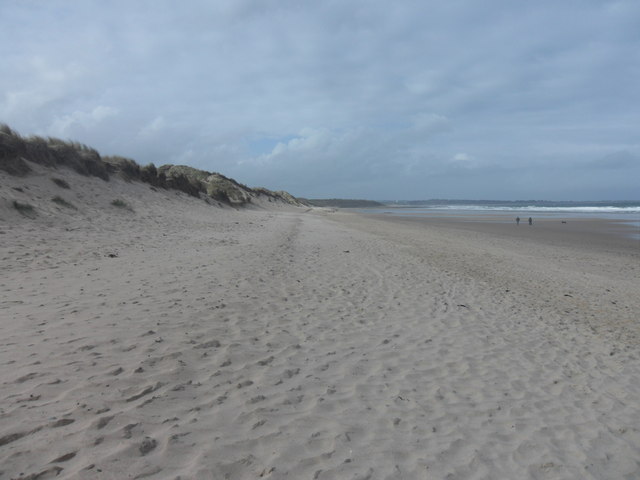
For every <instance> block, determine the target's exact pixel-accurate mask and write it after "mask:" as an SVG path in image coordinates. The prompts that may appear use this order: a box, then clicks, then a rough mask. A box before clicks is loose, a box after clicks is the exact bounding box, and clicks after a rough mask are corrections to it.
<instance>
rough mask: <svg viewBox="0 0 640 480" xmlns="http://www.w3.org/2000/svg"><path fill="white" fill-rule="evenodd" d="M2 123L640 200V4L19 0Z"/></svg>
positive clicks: (9, 0)
mask: <svg viewBox="0 0 640 480" xmlns="http://www.w3.org/2000/svg"><path fill="white" fill-rule="evenodd" d="M0 122H4V123H7V124H8V125H9V126H10V127H12V128H13V129H15V130H17V131H18V132H19V133H21V134H23V135H30V134H38V135H47V136H55V137H62V138H66V139H73V140H77V141H80V142H82V143H85V144H88V145H90V146H93V147H95V148H96V149H97V150H98V151H99V152H100V153H102V154H103V155H110V154H118V155H122V156H126V157H130V158H133V159H135V160H136V161H138V163H141V164H147V163H149V162H153V163H155V164H156V165H162V164H165V163H174V164H186V165H191V166H193V167H197V168H202V169H205V170H209V171H217V172H220V173H223V174H225V175H227V176H231V177H233V178H235V179H236V180H238V181H240V182H242V183H245V184H247V185H249V186H265V187H267V188H270V189H273V190H279V189H283V190H287V191H289V192H291V193H292V194H294V195H296V196H304V197H310V198H327V197H343V198H370V199H386V200H392V199H427V198H482V199H489V198H491V199H557V200H571V199H573V200H582V199H584V200H595V199H639V198H640V1H638V0H620V1H614V0H611V1H609V0H562V1H558V0H535V1H531V0H526V1H520V0H446V1H444V0H416V1H405V0H398V1H393V2H389V1H388V0H385V1H382V0H366V1H365V0H363V1H349V0H335V1H334V0H330V1H322V0H312V1H302V0H296V1H293V0H291V1H289V0H277V1H276V0H262V1H258V0H255V1H249V0H206V1H205V0H202V1H197V0H189V1H184V2H178V1H168V0H153V1H138V0H135V1H134V0H125V1H111V0H100V1H93V0H83V1H75V0H40V1H35V0H0Z"/></svg>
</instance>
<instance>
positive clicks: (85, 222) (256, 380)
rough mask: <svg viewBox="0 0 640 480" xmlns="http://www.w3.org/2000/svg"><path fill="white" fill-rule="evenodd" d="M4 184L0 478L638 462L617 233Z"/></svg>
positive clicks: (461, 470)
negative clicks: (30, 208) (20, 205)
mask: <svg viewBox="0 0 640 480" xmlns="http://www.w3.org/2000/svg"><path fill="white" fill-rule="evenodd" d="M52 177H57V178H63V179H64V180H65V181H66V182H67V183H68V185H69V186H70V188H69V189H62V188H60V187H59V186H57V185H56V184H55V183H54V182H52V181H51V178H52ZM0 188H1V190H0V269H1V272H2V275H1V279H0V317H1V320H0V479H2V480H5V479H7V480H8V479H18V478H19V479H32V480H35V479H48V478H61V479H124V478H131V479H140V478H148V479H173V480H176V479H181V480H186V479H214V478H215V479H225V478H226V479H243V480H244V479H259V478H271V479H285V478H286V479H343V478H344V479H487V480H488V479H528V478H531V479H629V480H630V479H637V478H640V350H639V345H640V323H639V322H638V317H639V315H640V295H638V285H639V283H638V279H639V278H640V248H639V247H638V243H637V240H636V241H635V243H634V241H633V240H632V239H625V238H624V237H623V236H616V235H612V234H610V233H608V231H607V228H608V227H607V226H606V225H604V224H601V223H599V222H591V223H578V222H576V223H575V224H574V222H572V223H570V224H568V225H562V227H567V228H566V229H564V230H559V227H557V226H555V225H554V226H551V225H548V226H545V225H543V224H537V223H536V224H534V225H533V226H532V227H529V226H528V225H520V226H519V227H516V226H515V225H506V224H505V225H490V224H485V223H482V222H474V223H472V222H451V221H444V220H443V221H433V222H428V221H416V220H413V219H397V218H396V219H390V218H381V217H370V216H365V215H359V214H354V213H350V212H342V211H333V210H330V209H306V208H295V207H291V206H278V205H276V204H270V205H261V204H256V205H254V206H253V207H251V208H245V209H233V208H230V207H225V208H220V207H216V206H211V205H208V204H207V203H205V202H204V201H202V200H199V199H196V198H192V197H189V196H187V195H186V194H183V193H181V192H176V191H170V190H163V189H153V188H150V186H149V185H147V184H142V183H137V182H125V181H124V180H120V179H116V178H114V179H112V180H111V181H110V182H108V183H107V182H104V181H103V180H100V179H98V178H95V177H84V176H82V175H79V174H77V173H74V172H72V171H67V170H64V169H60V170H55V171H53V170H49V169H47V168H44V167H40V166H34V172H33V173H32V174H30V175H29V176H27V177H24V178H20V177H13V176H10V175H8V174H5V173H4V172H0ZM58 195H59V196H61V197H63V198H64V200H65V201H66V202H68V204H70V205H72V206H73V208H72V207H68V206H64V205H61V204H60V203H52V202H51V198H52V197H54V196H58ZM116 198H117V199H122V201H123V203H124V205H125V206H126V208H123V207H122V206H121V207H118V206H114V205H113V204H112V202H113V200H114V199H116ZM14 200H15V201H18V202H29V203H30V204H32V205H34V207H35V211H36V214H34V215H33V216H29V215H25V213H24V212H23V213H21V212H19V211H17V210H16V209H15V208H13V207H12V203H11V202H12V201H14ZM26 213H27V214H29V212H26ZM516 228H518V230H516Z"/></svg>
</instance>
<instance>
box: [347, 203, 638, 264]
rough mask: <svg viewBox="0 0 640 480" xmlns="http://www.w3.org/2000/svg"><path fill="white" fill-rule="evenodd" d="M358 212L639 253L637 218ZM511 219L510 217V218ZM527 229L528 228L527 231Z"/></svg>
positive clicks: (397, 220) (400, 221)
mask: <svg viewBox="0 0 640 480" xmlns="http://www.w3.org/2000/svg"><path fill="white" fill-rule="evenodd" d="M349 213H355V214H358V215H364V216H366V217H371V218H375V219H377V220H383V221H389V222H391V223H394V222H395V223H398V224H413V223H415V224H423V225H425V226H426V225H433V226H440V227H448V228H452V229H458V230H466V231H474V232H483V233H487V234H491V235H504V236H509V237H513V238H519V239H522V240H527V239H530V240H533V241H542V242H548V243H554V242H559V243H562V244H571V243H572V242H573V243H575V244H576V245H581V246H584V245H592V246H594V247H596V246H597V247H599V248H604V249H621V250H626V251H628V252H629V253H633V252H636V253H639V254H640V233H639V231H638V227H636V226H635V225H634V224H633V223H634V222H635V221H634V220H627V221H623V220H617V219H605V218H598V217H595V216H594V217H580V218H567V219H566V220H564V219H563V218H560V217H558V218H556V217H533V216H532V218H533V225H528V224H527V219H528V218H529V217H528V216H527V217H525V216H522V217H521V222H520V225H517V224H516V222H515V218H516V216H517V214H516V216H512V215H509V216H507V215H503V214H500V215H496V214H491V213H482V214H477V213H474V214H456V215H451V214H447V213H444V212H443V213H434V214H430V215H429V216H425V215H421V214H416V215H396V214H384V213H380V214H378V213H366V212H361V211H357V212H356V211H349ZM507 218H508V219H507ZM527 229H528V230H527Z"/></svg>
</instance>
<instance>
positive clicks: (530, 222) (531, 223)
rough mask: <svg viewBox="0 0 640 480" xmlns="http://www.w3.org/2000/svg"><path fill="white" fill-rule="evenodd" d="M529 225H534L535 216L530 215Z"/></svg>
mask: <svg viewBox="0 0 640 480" xmlns="http://www.w3.org/2000/svg"><path fill="white" fill-rule="evenodd" d="M529 225H533V218H531V217H529Z"/></svg>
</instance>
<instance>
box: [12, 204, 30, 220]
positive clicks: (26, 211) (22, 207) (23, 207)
mask: <svg viewBox="0 0 640 480" xmlns="http://www.w3.org/2000/svg"><path fill="white" fill-rule="evenodd" d="M13 208H15V209H16V210H17V211H18V212H20V213H21V214H22V215H24V216H25V217H29V218H33V217H34V216H35V214H36V209H35V208H34V207H33V205H29V204H28V203H20V202H18V201H17V200H14V201H13Z"/></svg>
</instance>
